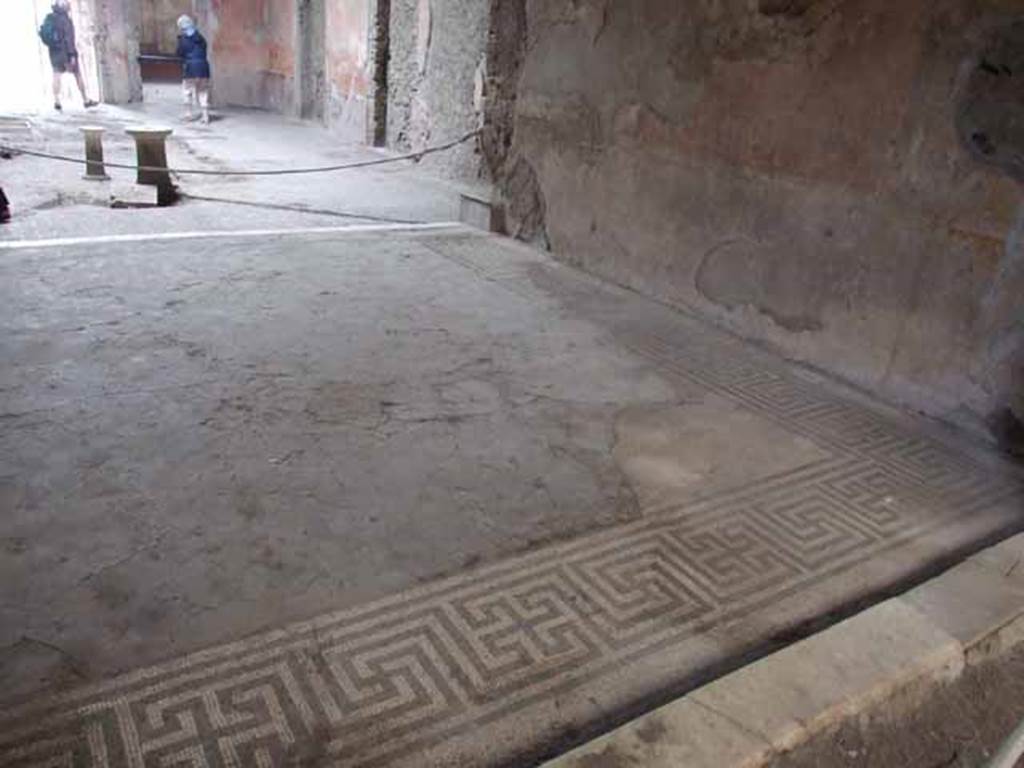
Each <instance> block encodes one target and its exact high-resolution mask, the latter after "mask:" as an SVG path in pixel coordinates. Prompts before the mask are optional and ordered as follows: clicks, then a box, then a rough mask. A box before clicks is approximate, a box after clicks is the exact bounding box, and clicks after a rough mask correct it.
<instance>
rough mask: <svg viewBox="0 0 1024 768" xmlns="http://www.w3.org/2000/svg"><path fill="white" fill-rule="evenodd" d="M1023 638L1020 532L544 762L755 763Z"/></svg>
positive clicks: (587, 767) (745, 767) (918, 694)
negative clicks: (913, 587)
mask: <svg viewBox="0 0 1024 768" xmlns="http://www.w3.org/2000/svg"><path fill="white" fill-rule="evenodd" d="M1021 643H1024V535H1019V536H1015V537H1013V538H1010V539H1007V540H1006V541H1004V542H1002V543H1001V544H999V545H997V546H995V547H992V548H990V549H987V550H984V551H982V552H981V553H979V554H977V555H975V556H973V557H971V558H969V559H967V560H966V561H965V562H963V563H961V564H960V565H958V566H956V567H955V568H952V569H951V570H949V571H947V572H945V573H943V574H942V575H941V576H939V577H937V578H935V579H932V580H931V581H928V582H926V583H924V584H923V585H921V586H919V587H917V588H915V589H913V590H911V591H909V592H907V593H906V594H904V595H902V596H900V597H897V598H894V599H891V600H887V601H885V602H883V603H881V604H879V605H876V606H874V607H873V608H870V609H868V610H866V611H864V612H863V613H860V614H858V615H856V616H854V617H852V618H850V619H848V620H846V621H843V622H841V623H839V624H836V625H835V626H833V627H831V628H829V629H828V630H826V631H824V632H821V633H820V634H817V635H814V636H812V637H810V638H808V639H806V640H803V641H801V642H798V643H796V644H794V645H791V646H789V647H787V648H785V649H784V650H781V651H779V652H777V653H774V654H772V655H770V656H767V657H765V658H764V659H762V660H760V661H757V662H755V663H753V664H750V665H749V666H747V667H744V668H742V669H740V670H738V671H736V672H734V673H733V674H730V675H727V676H725V677H723V678H720V679H719V680H716V681H715V682H713V683H710V684H709V685H706V686H704V687H703V688H700V689H698V690H695V691H693V692H692V693H690V694H688V695H687V696H684V697H682V698H681V699H678V700H676V701H674V702H672V703H670V704H668V705H666V706H663V707H661V708H660V709H657V710H654V711H653V712H650V713H648V714H646V715H643V716H642V717H640V718H638V719H636V720H634V721H632V722H630V723H627V724H626V725H624V726H622V727H620V728H618V729H617V730H615V731H612V732H611V733H608V734H606V735H605V736H602V737H600V738H598V739H595V740H594V741H591V742H589V743H587V744H584V745H583V746H581V747H579V748H578V749H576V750H574V751H572V752H570V753H568V754H566V755H563V756H562V757H559V758H557V759H555V760H553V761H551V762H549V763H547V764H546V768H597V766H600V767H601V768H626V767H627V766H645V768H670V767H671V768H679V766H686V768H757V767H758V766H764V765H766V764H767V763H768V762H769V761H771V760H772V759H773V758H774V757H776V756H778V755H779V754H780V753H784V752H787V751H789V750H792V749H794V748H796V747H798V746H800V745H801V744H803V743H804V742H806V741H808V740H809V739H810V738H811V737H812V736H815V735H816V734H819V733H821V732H823V731H825V730H827V729H829V728H832V727H834V726H837V725H839V724H840V723H842V722H844V721H846V720H847V719H850V718H854V717H858V716H861V715H868V714H874V713H876V712H878V711H879V710H882V709H885V710H886V711H890V712H901V711H908V710H910V709H912V708H914V707H916V706H917V705H918V704H919V703H920V702H921V701H922V700H923V698H924V697H926V696H928V694H929V691H931V690H933V688H934V686H935V685H938V684H941V683H946V682H951V681H953V680H956V679H957V678H958V677H959V676H960V675H961V674H962V673H963V671H964V670H965V669H966V668H967V667H969V666H972V665H975V664H978V663H980V662H983V661H987V660H991V659H993V658H997V657H998V656H1000V655H1002V654H1003V653H1006V652H1007V651H1009V650H1011V649H1013V648H1014V647H1016V646H1017V645H1019V644H1021Z"/></svg>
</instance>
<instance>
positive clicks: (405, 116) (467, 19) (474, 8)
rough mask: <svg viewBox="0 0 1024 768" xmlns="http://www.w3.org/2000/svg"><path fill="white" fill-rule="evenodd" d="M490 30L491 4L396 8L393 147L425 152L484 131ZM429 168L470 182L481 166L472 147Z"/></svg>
mask: <svg viewBox="0 0 1024 768" xmlns="http://www.w3.org/2000/svg"><path fill="white" fill-rule="evenodd" d="M489 23H490V3H489V2H487V0H391V60H390V63H389V69H388V89H389V93H388V107H387V109H388V128H387V137H388V144H389V145H390V146H392V147H395V148H398V149H403V150H415V149H422V148H423V147H425V146H428V145H430V144H437V143H440V142H444V141H447V140H449V139H453V138H456V137H458V136H461V135H463V134H466V133H468V132H469V131H472V130H475V129H476V128H479V127H480V126H481V123H482V119H483V85H484V80H485V78H486V67H485V58H486V57H485V52H486V46H487V37H488V30H489ZM424 162H425V164H426V165H427V166H428V167H431V168H433V169H434V170H436V171H439V172H442V173H445V174H449V175H451V176H454V177H457V178H460V179H465V180H476V179H478V178H479V177H480V174H481V172H482V165H483V164H482V162H481V157H480V155H479V152H478V150H477V146H476V144H475V143H474V142H470V143H467V144H465V145H463V146H461V147H459V148H458V149H457V150H454V151H453V152H450V153H445V154H444V155H443V156H436V157H431V158H428V159H427V160H425V161H424Z"/></svg>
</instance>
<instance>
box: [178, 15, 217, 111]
mask: <svg viewBox="0 0 1024 768" xmlns="http://www.w3.org/2000/svg"><path fill="white" fill-rule="evenodd" d="M178 58H179V59H181V64H182V75H183V80H182V85H183V87H184V90H185V104H186V105H187V108H188V112H187V113H186V114H185V120H187V121H189V122H191V121H192V120H195V119H196V115H195V106H196V104H198V105H199V119H200V120H201V121H202V122H203V123H204V124H206V123H209V122H210V60H209V58H207V55H206V38H204V37H203V36H202V35H201V34H200V32H199V30H198V29H196V23H195V22H194V21H192V18H191V17H190V16H182V17H181V18H179V19H178Z"/></svg>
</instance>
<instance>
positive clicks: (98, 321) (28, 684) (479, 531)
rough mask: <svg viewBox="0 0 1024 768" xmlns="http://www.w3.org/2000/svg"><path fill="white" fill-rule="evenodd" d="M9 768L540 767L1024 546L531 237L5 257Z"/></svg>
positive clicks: (1011, 509)
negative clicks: (1001, 551) (748, 665)
mask: <svg viewBox="0 0 1024 768" xmlns="http://www.w3.org/2000/svg"><path fill="white" fill-rule="evenodd" d="M0 330H2V336H0V362H2V367H0V430H2V431H0V548H2V549H0V552H2V557H0V633H2V634H0V649H2V650H0V675H2V680H3V686H2V690H0V697H2V700H3V701H4V702H5V704H4V705H3V706H4V709H2V710H0V764H2V765H4V766H29V765H31V766H43V765H47V766H50V765H98V766H150V765H152V766H157V765H167V766H170V765H189V766H222V765H223V766H277V765H346V766H347V765H384V764H388V765H414V766H430V765H437V766H456V765H499V764H515V765H522V764H528V763H530V762H531V761H535V760H536V759H539V758H540V757H542V756H543V755H545V754H548V753H550V751H551V750H555V749H558V748H560V747H563V746H566V745H570V744H571V743H572V742H573V741H574V740H578V739H580V738H583V737H584V736H586V735H588V734H590V733H593V732H594V731H595V730H598V729H600V728H603V727H606V726H607V725H608V724H610V723H614V722H615V721H617V720H619V719H621V718H623V717H626V716H628V715H629V714H631V713H634V712H636V711H637V710H638V709H642V708H643V707H645V706H647V705H648V704H650V703H652V702H657V701H659V700H662V699H664V698H665V697H668V696H671V695H675V694H678V693H681V692H683V691H685V690H687V689H688V688H691V687H693V686H695V685H697V684H698V683H700V682H702V681H704V680H706V679H708V678H709V677H711V676H713V675H715V674H716V673H718V672H720V671H721V670H723V669H727V668H728V667H729V666H731V665H734V664H736V663H738V662H740V661H741V660H742V659H743V658H745V657H746V656H748V655H749V654H751V653H756V652H758V651H759V650H763V649H765V648H767V647H769V646H770V645H772V644H773V643H777V642H779V639H780V638H784V637H785V636H786V635H787V633H789V632H791V631H792V630H793V628H794V627H797V626H799V625H801V624H802V623H804V622H808V621H812V620H814V619H816V618H818V617H821V616H823V615H825V614H828V613H829V612H831V611H835V610H837V609H842V608H843V607H844V606H848V605H851V604H854V603H856V601H859V600H861V599H864V598H865V597H866V596H869V595H871V594H873V593H876V592H878V591H881V590H885V589H888V588H891V587H893V586H894V585H896V584H899V583H900V582H901V580H905V579H907V578H910V577H913V576H914V575H915V574H920V573H923V572H924V571H926V570H927V569H928V568H929V567H930V566H933V565H934V564H936V563H938V562H940V561H942V560H943V559H944V558H947V557H951V556H955V555H956V554H957V553H958V552H961V551H966V550H969V549H971V548H972V547H976V546H978V545H979V544H980V543H981V542H983V541H985V540H987V539H990V538H992V537H995V536H999V535H1001V534H1003V533H1006V532H1008V531H1011V530H1018V529H1019V528H1020V527H1021V524H1022V522H1024V490H1022V481H1021V475H1020V472H1019V471H1018V469H1016V468H1015V467H1013V466H1011V465H1009V464H1006V463H1004V462H1003V461H1002V460H1001V459H1000V458H999V457H998V456H995V455H993V454H990V453H988V452H987V451H986V450H985V449H984V448H982V447H979V446H975V445H973V444H970V443H967V442H958V441H957V440H956V439H955V438H952V437H950V436H949V435H947V434H945V433H943V432H941V431H939V430H936V429H934V428H933V427H932V426H931V425H929V424H926V423H923V422H918V421H915V420H912V419H910V418H909V417H903V416H901V415H899V414H897V413H894V412H891V411H888V410H887V409H883V408H881V407H879V406H877V405H874V404H872V403H870V402H866V401H864V400H863V399H861V398H856V397H854V396H852V395H851V394H849V393H844V392H843V391H840V390H839V389H838V388H836V387H835V386H834V385H831V384H829V383H828V382H826V381H825V380H823V379H821V378H820V377H817V376H815V375H813V374H810V373H808V372H806V371H802V370H799V369H793V368H790V367H788V366H786V365H784V364H783V363H781V362H780V361H778V360H775V359H774V358H772V357H770V356H768V355H766V354H764V353H761V352H758V351H755V350H753V349H751V348H750V347H747V346H745V345H743V344H742V343H740V342H739V341H737V340H735V339H733V338H731V337H728V336H725V335H722V334H719V333H717V332H714V331H712V330H710V329H708V328H707V327H705V326H704V325H702V324H700V323H698V322H696V321H693V320H691V319H688V318H686V317H684V316H682V315H679V314H677V313H674V312H672V311H670V310H668V309H666V308H664V307H661V306H659V305H657V304H654V303H651V302H648V301H645V300H643V299H641V298H640V297H637V296H635V295H632V294H630V293H627V292H625V291H621V290H618V289H615V288H612V287H610V286H607V285H605V284H602V283H600V282H598V281H596V280H592V279H590V278H587V277H585V276H582V275H580V274H578V273H576V272H574V271H573V270H571V269H569V268H567V267H564V266H559V265H557V264H555V263H553V262H551V261H549V260H548V259H547V258H546V257H544V256H542V255H539V254H536V253H534V252H532V251H530V250H528V249H526V248H523V247H520V246H518V245H515V244H513V243H511V242H508V241H504V240H501V239H497V238H493V237H489V236H485V235H482V234H477V233H473V232H470V231H467V230H463V229H458V228H453V229H452V230H451V231H445V232H430V233H426V232H405V233H397V232H389V233H386V234H383V233H358V234H357V233H349V234H337V233H335V234H330V235H326V234H325V235H312V234H305V235H290V236H275V237H259V238H256V237H229V238H223V239H209V238H202V237H200V238H196V239H191V240H181V241H174V242H159V241H141V242H134V243H106V244H82V245H74V246H55V247H47V248H36V249H11V248H4V247H2V246H0Z"/></svg>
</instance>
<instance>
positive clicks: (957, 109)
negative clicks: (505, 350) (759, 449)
mask: <svg viewBox="0 0 1024 768" xmlns="http://www.w3.org/2000/svg"><path fill="white" fill-rule="evenodd" d="M411 2H412V0H405V3H406V5H408V4H409V3H411ZM513 4H514V3H513ZM519 5H521V6H522V8H521V11H522V12H523V14H524V17H525V23H524V24H523V25H522V30H521V34H520V35H519V37H518V40H514V41H511V43H514V45H515V46H517V47H518V50H519V52H520V58H521V61H519V62H518V63H516V62H515V59H516V57H515V56H512V57H511V60H512V61H513V64H514V65H515V67H518V69H515V70H514V72H513V75H514V77H515V82H516V83H517V87H516V89H515V93H514V98H513V100H512V102H511V103H512V105H513V106H512V110H511V111H512V113H513V115H514V117H512V118H511V120H512V121H513V127H514V134H513V136H514V138H511V139H510V141H511V149H510V150H508V151H498V152H492V153H491V157H490V160H491V164H492V167H493V169H494V172H495V173H496V174H497V175H498V176H499V177H500V181H501V184H502V186H503V188H504V193H505V195H506V197H507V198H508V200H509V203H510V211H511V212H512V214H513V217H512V218H513V227H514V228H515V227H521V225H522V224H523V222H524V221H526V222H528V223H529V224H530V226H528V227H526V231H523V232H520V234H522V235H524V236H530V237H533V238H535V239H538V240H540V241H542V242H544V243H547V244H549V245H550V247H551V249H552V250H553V252H554V253H555V254H556V255H557V256H558V257H560V258H562V259H564V260H567V261H569V262H572V263H575V264H578V265H580V266H582V267H584V268H585V269H587V270H590V271H592V272H594V273H597V274H599V275H602V276H604V277H606V278H610V279H612V280H614V281H617V282H619V283H621V284H624V285H628V286H631V287H633V288H635V289H637V290H640V291H642V292H644V293H646V294H649V295H652V296H655V297H657V298H659V299H662V300H665V301H668V302H671V303H673V304H675V305H677V306H680V307H683V308H687V309H691V310H694V311H696V312H698V313H700V314H702V315H704V316H706V317H710V318H712V319H714V320H715V321H717V322H718V323H720V324H723V325H725V326H728V327H730V328H732V329H734V330H735V331H737V332H739V333H740V334H742V335H744V336H746V337H749V338H753V339H757V340H760V341H762V342H765V343H767V344H769V345H771V346H773V347H775V348H777V349H779V350H781V351H782V352H783V353H785V354H787V355H789V356H792V357H794V358H797V359H800V360H803V361H806V362H808V363H811V364H813V365H815V366H819V367H821V368H823V369H827V370H828V371H831V372H833V373H836V374H839V375H841V376H842V377H844V378H846V379H848V380H851V381H853V382H855V383H857V384H860V385H863V386H864V387H866V388H869V389H871V390H874V391H877V392H880V393H882V394H883V395H885V396H887V397H890V398H893V399H896V400H899V401H902V402H904V403H906V404H910V405H912V406H915V407H918V408H920V409H923V410H926V411H928V412H931V413H933V414H937V415H939V416H942V417H944V418H947V419H950V420H953V421H956V422H958V423H960V424H963V425H965V426H968V427H972V428H976V429H978V430H979V431H987V432H989V433H991V434H994V435H995V436H996V437H999V438H1001V439H1006V438H1007V435H1008V434H1009V435H1011V436H1012V434H1014V430H1018V432H1017V434H1018V435H1019V427H1020V422H1019V419H1021V418H1022V417H1024V401H1022V398H1024V309H1022V307H1024V298H1022V297H1024V204H1022V203H1024V199H1022V194H1021V186H1020V181H1019V180H1018V179H1016V178H1015V177H1014V173H1013V169H1012V168H1010V166H1011V165H1012V163H1013V158H1014V157H1016V158H1017V161H1018V162H1019V158H1020V157H1022V156H1024V151H1022V150H1024V147H1022V146H1021V142H1024V131H1022V130H1021V126H1022V125H1024V115H1022V108H1024V105H1022V103H1021V101H1022V97H1021V96H1020V94H1021V93H1022V92H1024V90H1022V89H1021V79H1022V76H1024V66H1021V65H1022V64H1024V62H1021V61H1020V55H1021V54H1020V51H1021V47H1019V46H1018V47H1015V46H1014V45H1013V44H1005V45H1004V44H1003V43H1000V42H999V40H1000V39H1003V38H1006V37H1007V36H1008V35H1009V37H1011V38H1012V37H1013V33H1012V29H1014V26H1013V25H1014V23H1015V21H1019V19H1020V18H1021V12H1022V11H1024V3H1021V2H1020V1H1019V0H901V2H898V3H894V2H891V0H786V1H785V2H783V1H780V0H760V2H748V1H747V0H721V1H720V2H697V3H682V4H681V3H679V2H678V0H632V2H629V3H616V2H612V1H611V0H526V2H525V4H523V3H519ZM437 26H439V23H438V22H436V21H435V28H437ZM1008 30H1010V31H1008ZM1004 42H1005V41H1004ZM1000 46H1001V47H1000ZM1015 51H1016V52H1015ZM506 54H507V51H506ZM1015 57H1016V58H1015ZM490 58H491V59H492V60H497V58H498V57H496V56H495V55H493V52H492V55H491V57H490ZM506 58H509V57H508V56H506ZM988 59H991V61H989V60H988ZM430 67H431V64H430V62H429V61H428V62H427V66H426V69H425V72H426V73H430V72H431V71H433V70H431V68H430ZM411 71H412V70H411V69H410V67H408V66H407V68H406V72H407V73H409V72H411ZM414 74H415V72H413V73H412V74H407V75H406V78H407V80H409V81H410V82H411V81H412V80H413V79H415V78H413V76H412V75H414ZM492 74H494V73H492ZM418 78H419V80H418V81H417V82H419V83H420V88H421V89H424V90H425V91H426V94H427V96H429V95H430V94H431V90H430V87H429V85H430V78H429V77H428V76H426V75H425V74H423V73H422V72H421V73H420V74H419V75H418ZM424 84H426V86H424ZM417 93H418V92H417V91H413V94H414V98H411V99H409V100H408V103H407V104H404V105H401V104H400V105H396V106H402V107H404V109H405V111H406V113H407V114H408V115H409V117H408V118H407V119H406V121H405V123H404V125H405V126H406V127H405V128H404V129H403V130H404V132H399V133H397V134H396V136H395V139H396V140H398V141H401V142H406V143H414V142H415V141H417V140H420V141H421V140H422V139H421V138H420V137H421V135H422V133H423V131H424V129H423V128H422V126H423V125H424V121H423V117H422V110H423V106H422V105H420V106H419V107H418V108H419V109H420V113H417V98H421V99H422V97H418V96H416V94H417ZM986 94H987V95H986ZM986 99H987V101H986ZM425 101H426V104H427V105H429V104H430V103H431V101H430V99H429V98H427V99H425ZM979 104H980V105H981V106H980V107H979V106H978V105H979ZM504 106H505V108H506V109H507V108H508V106H509V101H508V100H507V99H506V100H505V102H504ZM428 114H429V113H428ZM498 117H499V118H500V110H499V114H498ZM426 125H428V126H429V125H430V122H429V121H426ZM498 127H499V128H500V126H498ZM493 128H494V127H493V126H492V127H491V128H489V132H490V133H491V135H492V138H493V137H494V135H495V130H493ZM972 136H973V138H972ZM1015 142H1016V143H1015ZM986 144H989V145H992V146H986ZM1017 170H1018V171H1021V170H1022V169H1017Z"/></svg>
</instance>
